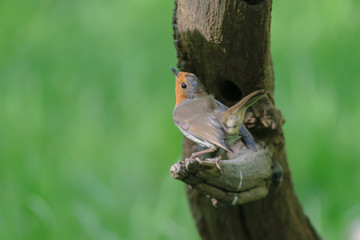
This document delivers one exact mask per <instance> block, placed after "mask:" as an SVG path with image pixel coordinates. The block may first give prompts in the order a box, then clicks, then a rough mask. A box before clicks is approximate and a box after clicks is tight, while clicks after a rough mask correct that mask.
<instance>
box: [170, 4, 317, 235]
mask: <svg viewBox="0 0 360 240" xmlns="http://www.w3.org/2000/svg"><path fill="white" fill-rule="evenodd" d="M271 4H272V1H271V0H264V1H255V0H253V1H239V0H198V1H190V0H175V10H174V18H173V27H174V38H175V46H176V49H177V54H178V60H179V61H178V67H179V69H180V70H183V71H187V72H192V73H195V74H196V75H197V76H198V77H199V79H200V80H201V81H202V82H203V84H204V86H205V87H206V89H207V90H208V92H209V93H211V94H213V95H214V96H215V98H216V99H218V100H220V101H221V102H223V103H225V104H226V105H228V106H231V105H233V104H234V103H236V102H237V101H238V100H240V99H241V98H242V97H243V96H246V95H247V94H249V93H250V92H252V91H254V90H257V89H266V91H267V95H266V98H264V99H261V100H259V102H257V103H255V104H254V105H253V106H252V107H251V108H250V109H249V110H248V113H247V114H246V117H245V121H244V122H245V125H246V126H247V127H248V128H249V130H250V131H251V132H252V133H253V135H254V137H255V139H256V141H257V142H258V143H259V144H260V145H261V146H260V148H259V152H258V153H249V152H248V150H246V149H244V148H242V149H240V151H239V152H237V153H235V155H230V154H229V156H228V159H231V160H223V161H221V162H220V166H221V169H222V172H221V173H220V176H219V177H217V174H218V172H216V171H215V170H216V169H214V166H213V164H212V163H211V162H210V163H203V164H201V165H199V164H198V163H197V162H194V161H192V160H190V159H185V160H184V161H183V162H179V163H178V164H175V165H174V166H173V167H172V173H173V176H174V177H175V178H179V179H181V180H183V181H184V182H187V183H188V184H190V185H192V186H193V188H194V189H191V188H190V187H189V185H188V187H187V194H188V197H189V202H190V207H191V210H192V213H193V217H194V220H195V223H196V226H197V228H198V230H199V233H200V236H201V238H202V239H252V240H255V239H319V237H318V236H317V234H316V232H315V231H314V229H313V228H312V226H311V224H310V222H309V221H308V219H307V217H306V216H305V215H304V213H303V210H302V208H301V205H300V204H299V201H298V199H297V197H296V195H295V192H294V188H293V184H292V181H291V173H290V169H289V166H288V163H287V157H286V152H285V148H284V136H283V132H282V124H283V123H284V119H283V117H282V115H281V113H280V112H279V111H278V110H277V108H276V107H275V103H274V99H273V91H274V75H273V67H272V59H271V54H270V20H271V15H270V13H271ZM197 148H198V146H197V145H195V144H194V143H193V142H191V141H190V140H187V139H185V140H184V157H189V156H190V155H191V153H193V152H194V150H196V149H197ZM240 148H241V146H240ZM247 154H249V155H248V156H251V158H252V160H250V159H248V158H247V157H245V156H246V155H247ZM251 161H254V162H253V163H251ZM229 166H230V167H229ZM233 168H234V169H233ZM239 169H241V170H242V173H243V174H244V175H246V177H245V178H244V185H243V186H242V187H241V189H240V190H237V189H236V186H237V184H238V183H239V178H238V176H237V175H236V174H235V172H236V171H238V170H239ZM282 173H283V175H282ZM280 183H281V184H280ZM207 195H209V198H208V197H207ZM235 196H237V198H238V199H237V200H236V203H235V204H237V205H235V206H233V205H231V204H233V203H234V198H236V197H235ZM259 198H261V199H260V200H257V199H259ZM211 199H212V200H211ZM245 202H248V203H246V204H242V203H245ZM219 203H222V204H219ZM214 204H215V205H220V206H218V207H214Z"/></svg>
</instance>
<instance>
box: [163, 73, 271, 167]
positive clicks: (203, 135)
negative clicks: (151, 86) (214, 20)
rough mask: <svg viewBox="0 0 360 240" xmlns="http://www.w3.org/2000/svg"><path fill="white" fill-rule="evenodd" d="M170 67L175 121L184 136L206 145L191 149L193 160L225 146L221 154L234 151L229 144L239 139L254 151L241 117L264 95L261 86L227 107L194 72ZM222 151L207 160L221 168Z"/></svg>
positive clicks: (250, 136) (252, 142) (251, 140)
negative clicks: (173, 86)
mask: <svg viewBox="0 0 360 240" xmlns="http://www.w3.org/2000/svg"><path fill="white" fill-rule="evenodd" d="M170 68H171V70H172V72H173V73H174V76H175V96H176V102H175V108H174V111H173V121H174V124H175V125H176V126H177V127H178V128H179V129H180V131H181V132H182V134H183V135H184V136H185V137H186V138H188V139H190V140H192V141H194V142H196V143H198V144H199V145H201V146H203V147H207V149H205V150H202V151H199V152H194V153H193V154H192V155H191V158H192V159H196V160H197V161H199V162H200V163H201V162H202V161H201V160H200V159H199V156H200V155H203V154H205V153H211V152H214V151H216V149H217V148H221V149H224V150H225V151H224V153H225V152H234V151H233V149H232V148H231V146H232V145H233V144H235V143H236V142H238V141H239V140H240V139H241V140H242V141H243V142H244V144H245V146H246V147H247V148H249V149H251V150H253V151H257V148H256V145H255V142H254V138H253V136H252V135H251V133H250V132H249V130H247V129H246V127H245V126H244V124H243V120H244V117H245V112H246V110H247V109H248V107H250V106H251V105H252V104H254V103H255V102H256V101H258V100H259V99H261V98H262V97H264V96H265V90H264V89H260V90H256V91H254V92H252V93H250V94H249V95H247V96H246V97H244V98H242V99H241V100H240V101H239V102H238V103H236V104H235V105H233V106H231V107H229V108H228V107H227V106H225V105H224V104H223V103H221V102H220V101H218V100H216V99H215V98H214V96H212V95H211V94H208V93H207V91H206V89H205V87H204V85H203V84H202V83H201V81H200V80H199V79H198V78H197V77H196V76H195V74H193V73H189V72H182V71H177V70H176V69H174V68H173V67H170ZM224 153H223V154H224ZM223 154H221V155H220V156H218V157H215V158H207V159H206V160H213V161H215V164H216V166H217V168H218V169H219V170H220V166H219V161H220V159H221V158H222V156H223Z"/></svg>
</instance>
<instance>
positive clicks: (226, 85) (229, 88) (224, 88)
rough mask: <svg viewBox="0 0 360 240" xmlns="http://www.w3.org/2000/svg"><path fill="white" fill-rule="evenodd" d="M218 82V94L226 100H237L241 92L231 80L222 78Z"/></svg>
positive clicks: (240, 96)
mask: <svg viewBox="0 0 360 240" xmlns="http://www.w3.org/2000/svg"><path fill="white" fill-rule="evenodd" d="M219 82H220V83H221V84H220V86H219V90H220V94H221V96H222V97H223V98H225V99H226V100H227V101H230V102H237V101H239V100H240V99H241V98H242V92H241V91H240V89H239V88H238V87H237V86H236V85H235V84H234V83H233V82H232V81H230V80H228V79H222V80H219Z"/></svg>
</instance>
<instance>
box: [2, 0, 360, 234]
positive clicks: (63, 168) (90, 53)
mask: <svg viewBox="0 0 360 240" xmlns="http://www.w3.org/2000/svg"><path fill="white" fill-rule="evenodd" d="M173 7H174V4H173V2H172V1H167V0H153V1H147V0H139V1H122V0H105V1H100V0H89V1H84V0H74V1H69V0H65V1H49V0H48V1H46V0H36V1H28V0H22V1H21V0H3V1H0V23H1V24H0V239H111V240H115V239H198V235H197V232H196V229H195V226H194V224H193V220H192V218H191V214H190V211H189V207H188V204H187V201H186V197H185V193H184V186H183V184H182V183H181V182H178V181H175V180H173V179H172V178H171V176H170V173H169V168H170V166H171V165H172V164H173V163H175V162H176V161H178V160H180V159H181V142H182V135H181V133H180V132H179V131H178V130H177V128H176V127H175V126H174V125H173V122H172V109H173V106H174V101H175V99H174V79H173V75H172V73H171V71H170V70H169V66H176V52H175V48H174V45H173V39H172V26H171V20H172V12H173ZM359 12H360V3H359V1H355V0H344V1H335V0H330V1H329V0H327V1H325V0H320V1H311V0H304V1H285V0H277V1H274V3H273V12H272V41H271V43H272V54H273V60H274V68H275V76H276V80H275V81H276V82H275V85H276V90H275V98H276V102H277V106H278V107H279V109H281V111H282V113H283V114H284V116H285V118H286V120H287V121H286V123H285V125H284V131H285V135H286V147H287V152H288V157H289V163H290V165H291V169H292V173H293V180H294V183H295V187H296V191H297V194H298V197H299V199H300V201H301V203H302V205H303V207H304V210H305V211H306V213H307V215H308V216H309V218H310V219H311V221H312V223H313V224H314V225H315V227H316V229H317V231H318V232H319V233H320V234H321V235H322V236H323V237H324V239H330V240H332V239H333V240H335V239H351V236H352V235H353V233H354V232H355V231H356V229H360V187H359V185H360V161H359V160H360V139H359V134H360V127H359V124H360V97H359V90H360V14H359ZM353 239H355V238H353ZM357 239H359V238H357Z"/></svg>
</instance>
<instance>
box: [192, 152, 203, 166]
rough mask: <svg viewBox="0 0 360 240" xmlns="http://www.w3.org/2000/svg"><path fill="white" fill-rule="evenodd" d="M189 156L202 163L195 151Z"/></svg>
mask: <svg viewBox="0 0 360 240" xmlns="http://www.w3.org/2000/svg"><path fill="white" fill-rule="evenodd" d="M191 158H192V159H194V160H196V161H198V162H199V164H201V163H202V161H201V159H200V158H199V157H198V155H197V154H196V153H193V154H191Z"/></svg>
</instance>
